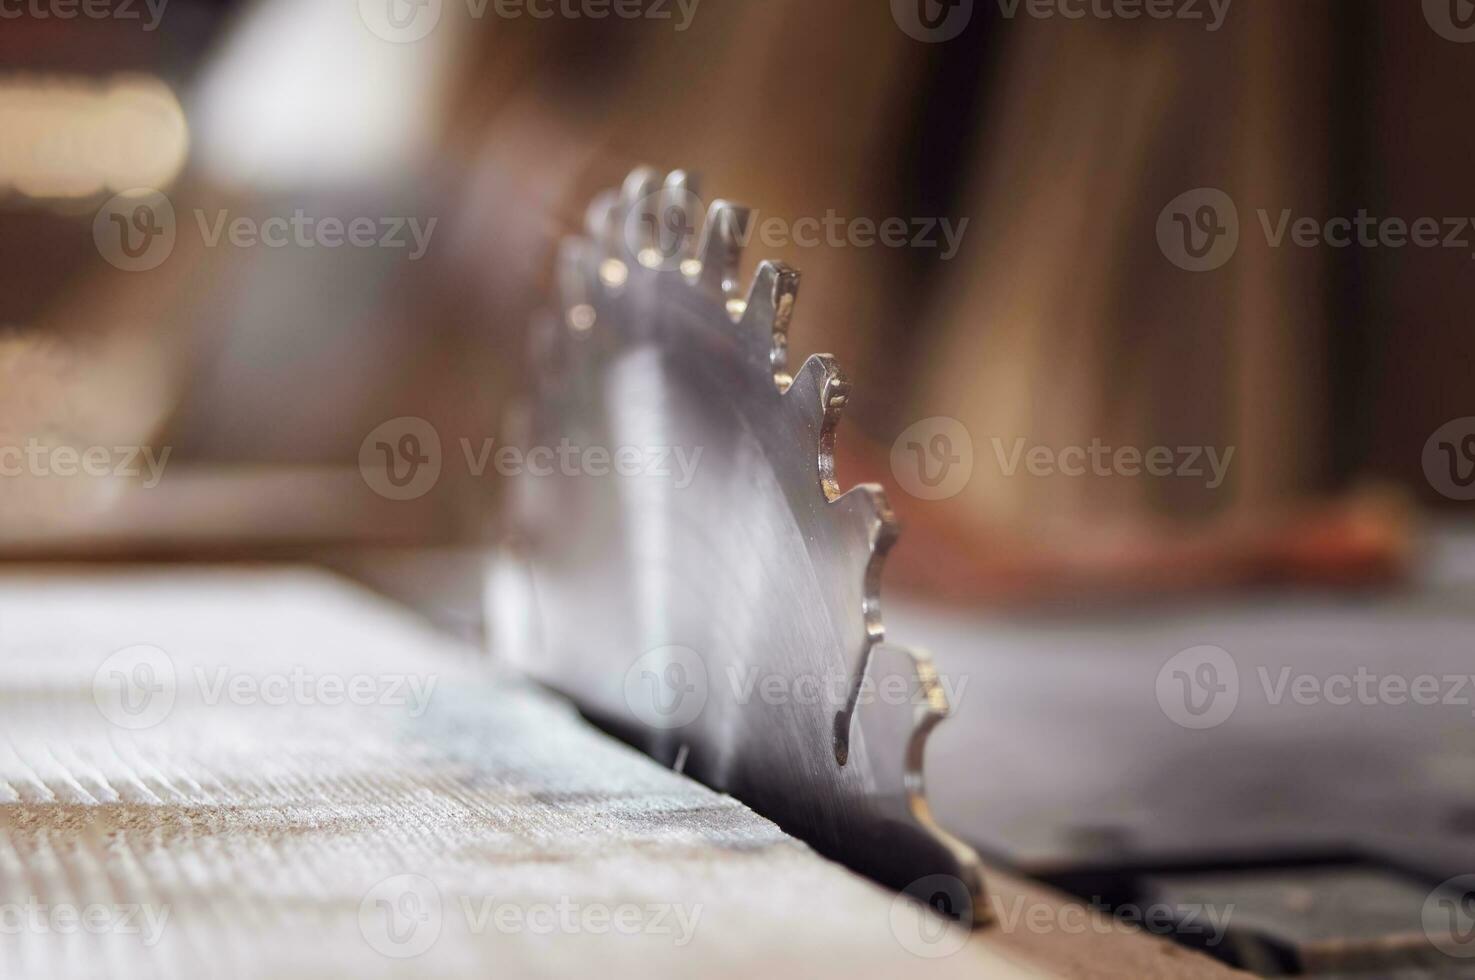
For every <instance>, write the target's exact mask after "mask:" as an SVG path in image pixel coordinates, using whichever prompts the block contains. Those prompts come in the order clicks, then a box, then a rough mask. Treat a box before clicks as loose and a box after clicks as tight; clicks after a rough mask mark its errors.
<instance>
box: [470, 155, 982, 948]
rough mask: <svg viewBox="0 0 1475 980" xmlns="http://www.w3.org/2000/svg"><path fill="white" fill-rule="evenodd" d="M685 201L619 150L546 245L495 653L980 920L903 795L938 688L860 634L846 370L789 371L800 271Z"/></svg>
mask: <svg viewBox="0 0 1475 980" xmlns="http://www.w3.org/2000/svg"><path fill="white" fill-rule="evenodd" d="M696 200H697V199H696V197H695V194H694V192H693V190H692V186H691V182H690V180H689V179H688V178H687V177H686V175H684V174H682V173H679V172H678V173H675V174H672V175H670V176H669V177H667V178H665V179H664V180H662V179H661V177H660V176H659V175H658V174H656V173H654V172H652V171H649V170H639V171H636V172H635V173H634V174H632V175H631V176H630V178H629V179H628V180H627V181H626V183H625V186H624V188H623V189H622V190H621V191H620V192H619V193H617V194H611V195H606V196H605V197H603V198H601V199H600V200H598V201H596V203H595V205H594V206H593V207H592V208H591V210H590V218H589V229H588V235H587V236H586V237H581V238H576V239H573V240H570V241H568V242H566V243H565V245H564V247H563V249H562V253H561V257H560V269H559V289H560V297H561V310H560V311H559V314H558V316H557V317H556V318H552V319H550V320H549V321H548V322H547V323H545V324H543V325H542V328H541V330H540V332H539V334H538V336H537V344H536V347H537V350H536V354H535V362H536V369H535V391H534V394H533V398H532V400H531V404H530V405H529V406H528V410H527V412H526V413H525V416H524V423H523V430H524V431H522V432H521V433H519V437H518V441H519V442H521V443H522V444H523V452H524V454H525V455H524V457H523V458H525V459H526V460H527V466H526V467H525V468H524V469H523V471H522V473H521V476H520V478H519V480H518V482H517V485H516V487H515V489H514V492H513V494H512V499H513V504H512V514H511V520H510V525H511V526H510V530H511V532H512V537H513V538H514V540H515V541H516V542H517V549H516V550H517V553H518V561H519V562H520V563H521V564H522V566H523V568H524V569H525V576H526V578H525V585H526V587H525V588H524V589H523V590H521V599H520V601H519V602H518V603H516V605H517V606H518V608H517V609H509V610H500V611H499V610H497V609H494V610H493V612H492V615H493V618H494V620H495V619H496V618H498V617H499V615H501V614H506V615H516V614H517V613H518V612H519V611H524V610H525V609H526V608H529V607H530V608H531V609H532V610H533V613H532V618H533V623H532V628H531V629H530V630H528V631H526V633H525V635H526V636H527V637H529V640H528V642H526V643H523V644H520V645H519V646H520V647H521V649H517V650H512V651H506V652H507V653H508V654H509V655H510V656H511V658H512V659H514V660H515V661H516V662H517V663H518V664H519V666H521V667H523V668H524V669H525V670H527V671H528V672H530V673H531V674H533V675H534V676H535V677H537V678H538V679H540V680H542V681H543V682H544V683H546V684H548V685H549V686H551V687H553V688H555V689H557V690H559V691H562V692H564V693H566V694H567V695H569V696H570V697H571V698H572V699H573V700H574V701H575V702H577V703H578V705H579V706H580V707H581V709H582V710H583V711H584V712H585V713H586V714H587V715H589V716H590V717H591V718H593V719H594V720H596V721H597V722H599V723H600V724H602V725H604V726H605V727H607V728H609V729H611V730H613V731H615V732H617V733H618V734H620V735H622V736H623V737H625V738H626V739H627V740H629V741H631V742H632V743H634V744H636V745H638V746H639V747H641V748H643V749H645V750H646V751H648V752H650V753H651V754H652V755H654V756H656V757H657V758H660V759H662V760H664V761H666V762H667V763H674V762H677V761H678V760H679V761H680V762H681V764H682V765H683V767H684V770H685V771H686V772H687V773H689V774H690V775H692V776H694V777H695V778H697V779H700V780H701V781H703V782H705V783H707V784H708V785H710V786H712V787H714V788H716V789H719V790H722V791H724V792H727V793H730V794H731V795H733V796H735V797H737V798H738V799H740V800H742V801H743V802H745V803H747V804H748V805H750V806H752V807H753V808H754V809H755V810H757V811H758V812H759V813H761V814H763V815H765V816H767V817H769V818H771V819H773V820H774V821H776V822H777V823H778V824H779V825H780V826H782V827H783V828H784V829H785V830H787V831H789V832H791V833H793V834H794V835H796V836H798V837H800V838H802V839H803V840H805V841H807V842H809V843H810V844H811V845H812V846H814V847H815V848H816V849H818V850H819V851H821V852H822V853H824V854H827V855H829V856H832V857H834V858H836V859H837V860H840V861H842V862H843V863H845V864H847V865H849V866H850V867H852V868H854V869H856V870H858V871H861V872H863V873H865V874H868V875H870V876H872V877H874V878H876V879H877V880H879V881H882V882H884V883H886V884H888V885H891V886H893V887H897V888H907V887H908V886H914V885H915V883H917V882H919V881H921V882H923V884H922V885H921V886H920V888H921V890H923V891H925V892H926V893H927V894H924V895H922V896H921V897H923V898H924V899H926V900H929V901H931V902H933V904H936V905H938V906H940V907H943V908H944V910H946V911H950V912H951V913H953V914H954V915H956V916H959V917H962V918H965V919H971V920H974V921H981V920H982V919H983V917H984V908H985V905H984V903H983V902H982V901H981V898H982V873H981V869H980V866H979V861H978V857H977V855H976V854H975V853H974V852H973V851H972V850H971V849H970V848H969V847H967V846H966V845H964V844H962V843H961V842H959V841H957V840H956V839H955V838H953V837H951V836H950V835H948V834H946V833H945V832H943V831H942V830H941V829H940V828H939V827H938V826H937V825H936V824H935V823H934V821H933V820H932V818H931V816H930V813H929V811H928V808H927V805H926V801H925V797H924V793H923V781H922V757H923V747H924V743H925V740H926V736H927V733H928V732H929V731H930V729H931V728H932V727H933V726H934V725H935V724H936V723H937V722H938V721H940V720H941V719H942V718H943V717H945V716H946V714H947V710H948V706H947V702H946V698H945V697H944V696H943V692H942V689H941V687H940V686H939V684H938V683H937V677H936V674H935V672H934V671H933V668H932V665H931V662H930V660H929V659H928V658H927V657H926V656H925V655H922V654H919V653H916V652H913V651H909V650H905V649H901V648H898V647H894V646H890V645H887V644H885V643H884V642H883V630H882V621H881V614H880V601H879V592H880V578H881V566H882V561H883V559H884V556H885V553H886V551H887V549H888V547H889V546H890V544H891V542H892V541H893V540H894V538H895V534H896V526H895V522H894V519H893V517H892V515H891V512H890V509H889V507H888V506H887V503H886V499H885V496H884V494H883V493H882V491H881V489H880V488H879V487H875V486H859V487H856V488H855V489H852V490H850V491H848V492H843V493H842V492H841V491H840V488H839V487H838V485H837V483H836V480H835V475H834V466H833V457H832V447H833V441H834V437H835V428H836V425H837V423H838V422H839V418H840V414H841V411H842V410H843V408H844V406H845V402H846V399H847V398H848V397H849V391H850V387H849V385H848V383H847V382H846V381H845V379H844V377H843V375H842V374H841V372H840V370H839V367H838V366H837V365H836V363H835V361H834V359H833V358H832V357H830V356H828V355H814V356H811V357H810V358H808V359H807V360H806V361H805V362H804V363H803V365H802V366H801V367H799V369H798V370H797V371H795V372H793V373H792V374H790V373H789V371H788V369H787V364H786V360H787V358H786V352H787V332H788V326H789V321H790V317H791V315H792V312H793V308H794V302H795V299H796V297H797V293H798V281H799V280H798V275H797V273H795V272H794V271H793V270H792V269H790V268H788V267H786V266H783V265H781V264H776V263H769V262H765V263H763V264H762V265H761V266H760V268H759V271H758V273H757V276H756V279H755V281H754V282H753V284H752V286H751V288H750V289H749V290H748V291H747V292H746V295H745V296H744V295H740V294H739V292H738V290H737V284H736V275H737V266H738V261H739V258H740V255H741V243H742V241H743V240H744V238H745V237H746V224H747V212H746V211H745V210H744V209H742V208H739V207H736V206H733V205H730V204H726V203H723V202H718V203H716V204H714V205H713V206H712V207H711V208H710V210H709V211H708V213H707V215H706V220H705V223H704V224H703V227H702V231H701V233H700V235H699V236H698V234H697V233H696V231H695V226H696V224H697V222H699V221H700V220H701V214H700V213H698V211H697V207H698V205H697V204H696V203H695V202H696ZM535 457H536V459H535ZM939 881H943V882H948V883H950V884H948V885H945V886H941V887H940V886H939V884H938V883H939Z"/></svg>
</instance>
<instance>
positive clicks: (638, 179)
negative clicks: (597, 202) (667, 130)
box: [606, 167, 661, 265]
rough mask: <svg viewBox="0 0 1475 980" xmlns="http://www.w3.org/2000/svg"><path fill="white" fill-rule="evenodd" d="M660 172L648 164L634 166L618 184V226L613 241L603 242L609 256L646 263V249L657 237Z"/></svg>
mask: <svg viewBox="0 0 1475 980" xmlns="http://www.w3.org/2000/svg"><path fill="white" fill-rule="evenodd" d="M660 208H661V174H660V173H659V172H658V171H656V170H654V169H653V168H651V167H636V168H635V169H634V170H632V171H630V175H629V176H628V177H626V178H625V183H624V184H623V185H621V187H620V198H619V205H618V207H616V209H615V216H616V218H617V219H618V227H616V228H614V229H612V231H613V233H614V238H613V240H608V241H606V245H607V246H608V248H609V250H610V254H611V255H617V256H621V257H623V258H624V259H625V260H626V261H629V262H639V263H640V264H642V265H649V264H650V263H649V261H648V251H649V249H651V248H652V247H654V246H655V244H656V243H657V241H658V240H659V238H660V233H659V227H660V226H659V220H660V218H659V214H658V212H659V211H660Z"/></svg>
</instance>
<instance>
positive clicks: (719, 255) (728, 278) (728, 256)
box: [697, 201, 752, 301]
mask: <svg viewBox="0 0 1475 980" xmlns="http://www.w3.org/2000/svg"><path fill="white" fill-rule="evenodd" d="M751 217H752V212H751V211H750V210H749V209H748V208H745V207H743V206H742V205H739V204H732V203H731V202H728V201H714V202H713V203H712V207H711V208H710V209H709V210H708V211H707V223H706V224H705V225H703V226H702V241H701V245H700V246H699V247H698V248H697V261H698V262H700V263H701V269H700V271H699V272H698V273H697V282H698V284H699V285H700V286H701V287H702V288H703V289H705V290H707V292H709V293H710V294H712V295H714V296H717V297H719V298H721V299H723V300H724V301H725V300H727V299H728V298H730V297H731V296H732V294H733V293H734V292H735V291H736V289H737V273H738V265H739V263H741V262H742V258H743V245H744V244H745V243H746V242H747V240H748V221H749V219H750V218H751Z"/></svg>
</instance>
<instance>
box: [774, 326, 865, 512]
mask: <svg viewBox="0 0 1475 980" xmlns="http://www.w3.org/2000/svg"><path fill="white" fill-rule="evenodd" d="M849 397H850V382H848V381H846V380H845V375H844V374H842V373H841V371H840V365H839V363H838V362H837V361H836V360H835V358H834V356H833V355H831V354H810V355H809V357H808V358H806V359H805V361H804V365H803V366H802V367H800V368H799V373H798V374H796V375H794V381H793V383H792V384H790V385H789V388H788V390H787V391H786V392H784V395H783V399H784V403H785V404H786V405H788V406H789V407H790V410H791V411H795V412H798V413H800V416H801V420H802V424H803V426H804V428H805V429H806V431H807V432H808V433H809V437H810V438H812V439H813V440H814V445H815V453H816V462H817V466H818V470H819V484H820V488H821V489H822V490H823V491H824V495H825V499H826V500H834V499H836V498H837V497H839V496H840V486H839V484H838V483H837V482H836V481H835V429H836V428H837V427H838V426H839V425H840V416H841V415H842V414H843V413H844V411H845V403H846V400H847V399H848V398H849Z"/></svg>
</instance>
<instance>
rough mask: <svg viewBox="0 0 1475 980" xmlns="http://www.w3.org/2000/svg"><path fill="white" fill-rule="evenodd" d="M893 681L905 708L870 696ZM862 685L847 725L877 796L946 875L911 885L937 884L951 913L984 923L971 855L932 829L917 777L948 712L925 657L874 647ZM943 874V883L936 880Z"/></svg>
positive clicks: (976, 861) (987, 917)
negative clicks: (926, 844) (919, 837)
mask: <svg viewBox="0 0 1475 980" xmlns="http://www.w3.org/2000/svg"><path fill="white" fill-rule="evenodd" d="M898 680H899V681H900V682H902V683H904V684H905V685H906V688H907V690H908V692H909V697H908V698H907V699H906V703H905V704H897V703H896V699H895V698H894V697H893V698H879V697H875V696H874V692H876V691H878V690H888V689H894V684H895V682H896V681H898ZM865 683H866V685H867V687H868V689H869V690H870V691H871V692H873V696H871V697H869V698H861V699H858V703H857V704H856V705H855V709H854V713H853V715H852V716H851V719H850V721H851V725H852V726H853V729H856V730H859V732H860V736H861V739H862V740H863V741H864V743H865V746H866V751H867V753H868V755H869V761H870V763H871V766H872V770H873V772H874V773H875V774H876V777H877V780H878V782H879V785H878V787H877V790H878V792H877V795H878V797H879V798H881V799H885V800H895V801H898V802H897V804H895V805H896V806H897V807H898V810H899V812H895V813H894V816H895V818H896V819H897V820H899V821H909V822H911V823H913V824H915V825H916V826H918V827H920V828H921V829H922V830H923V831H925V832H926V833H927V834H928V836H929V837H930V838H931V839H932V841H933V843H934V845H935V846H936V848H937V850H938V852H939V854H940V855H943V856H945V858H944V859H945V861H946V863H947V864H948V865H950V866H951V871H950V873H949V874H947V875H946V876H939V875H933V876H930V877H928V878H924V879H921V880H920V881H918V882H914V883H913V884H914V885H917V886H921V885H925V886H927V888H928V889H929V890H930V889H936V888H937V887H938V886H939V885H940V884H941V885H942V887H943V888H944V890H945V891H946V892H947V897H948V899H949V900H950V902H951V905H952V908H953V910H954V911H955V913H957V914H960V915H963V916H965V917H966V918H967V919H971V921H972V924H974V925H986V924H988V923H989V922H990V921H991V920H992V918H993V916H992V911H991V909H990V907H989V904H988V902H987V893H986V889H985V886H984V880H983V864H982V861H981V859H980V858H979V856H978V852H977V851H976V850H974V849H973V848H972V847H970V846H969V845H967V844H965V843H963V842H962V841H960V840H959V839H958V838H956V837H954V836H953V835H952V834H950V833H948V832H947V831H946V830H945V829H944V828H943V827H942V826H941V825H939V824H938V822H937V820H936V818H934V817H933V815H932V808H931V807H930V806H929V805H928V803H927V786H926V780H925V779H924V775H923V773H924V764H925V761H926V749H927V738H928V736H929V735H931V733H932V730H933V729H934V728H936V727H937V725H938V724H939V723H941V722H942V721H943V720H944V719H946V718H947V716H948V714H949V713H950V711H951V706H950V705H949V704H948V698H947V692H946V688H945V687H944V685H943V683H942V682H941V679H940V678H939V676H938V672H937V668H936V666H935V665H934V664H933V661H932V657H931V656H930V655H929V654H927V653H926V652H925V651H922V650H914V649H910V648H907V647H900V646H895V645H892V644H889V643H878V644H876V645H875V646H873V647H872V648H871V650H870V653H869V655H868V656H867V658H866V668H865ZM959 690H960V691H961V686H960V688H959ZM939 866H942V864H941V862H939ZM943 877H945V878H946V879H950V881H940V880H939V879H940V878H943ZM908 891H909V893H910V890H908ZM914 897H916V898H919V899H920V900H922V901H924V902H927V901H929V900H931V899H932V898H933V896H932V895H927V894H919V895H916V896H914Z"/></svg>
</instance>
